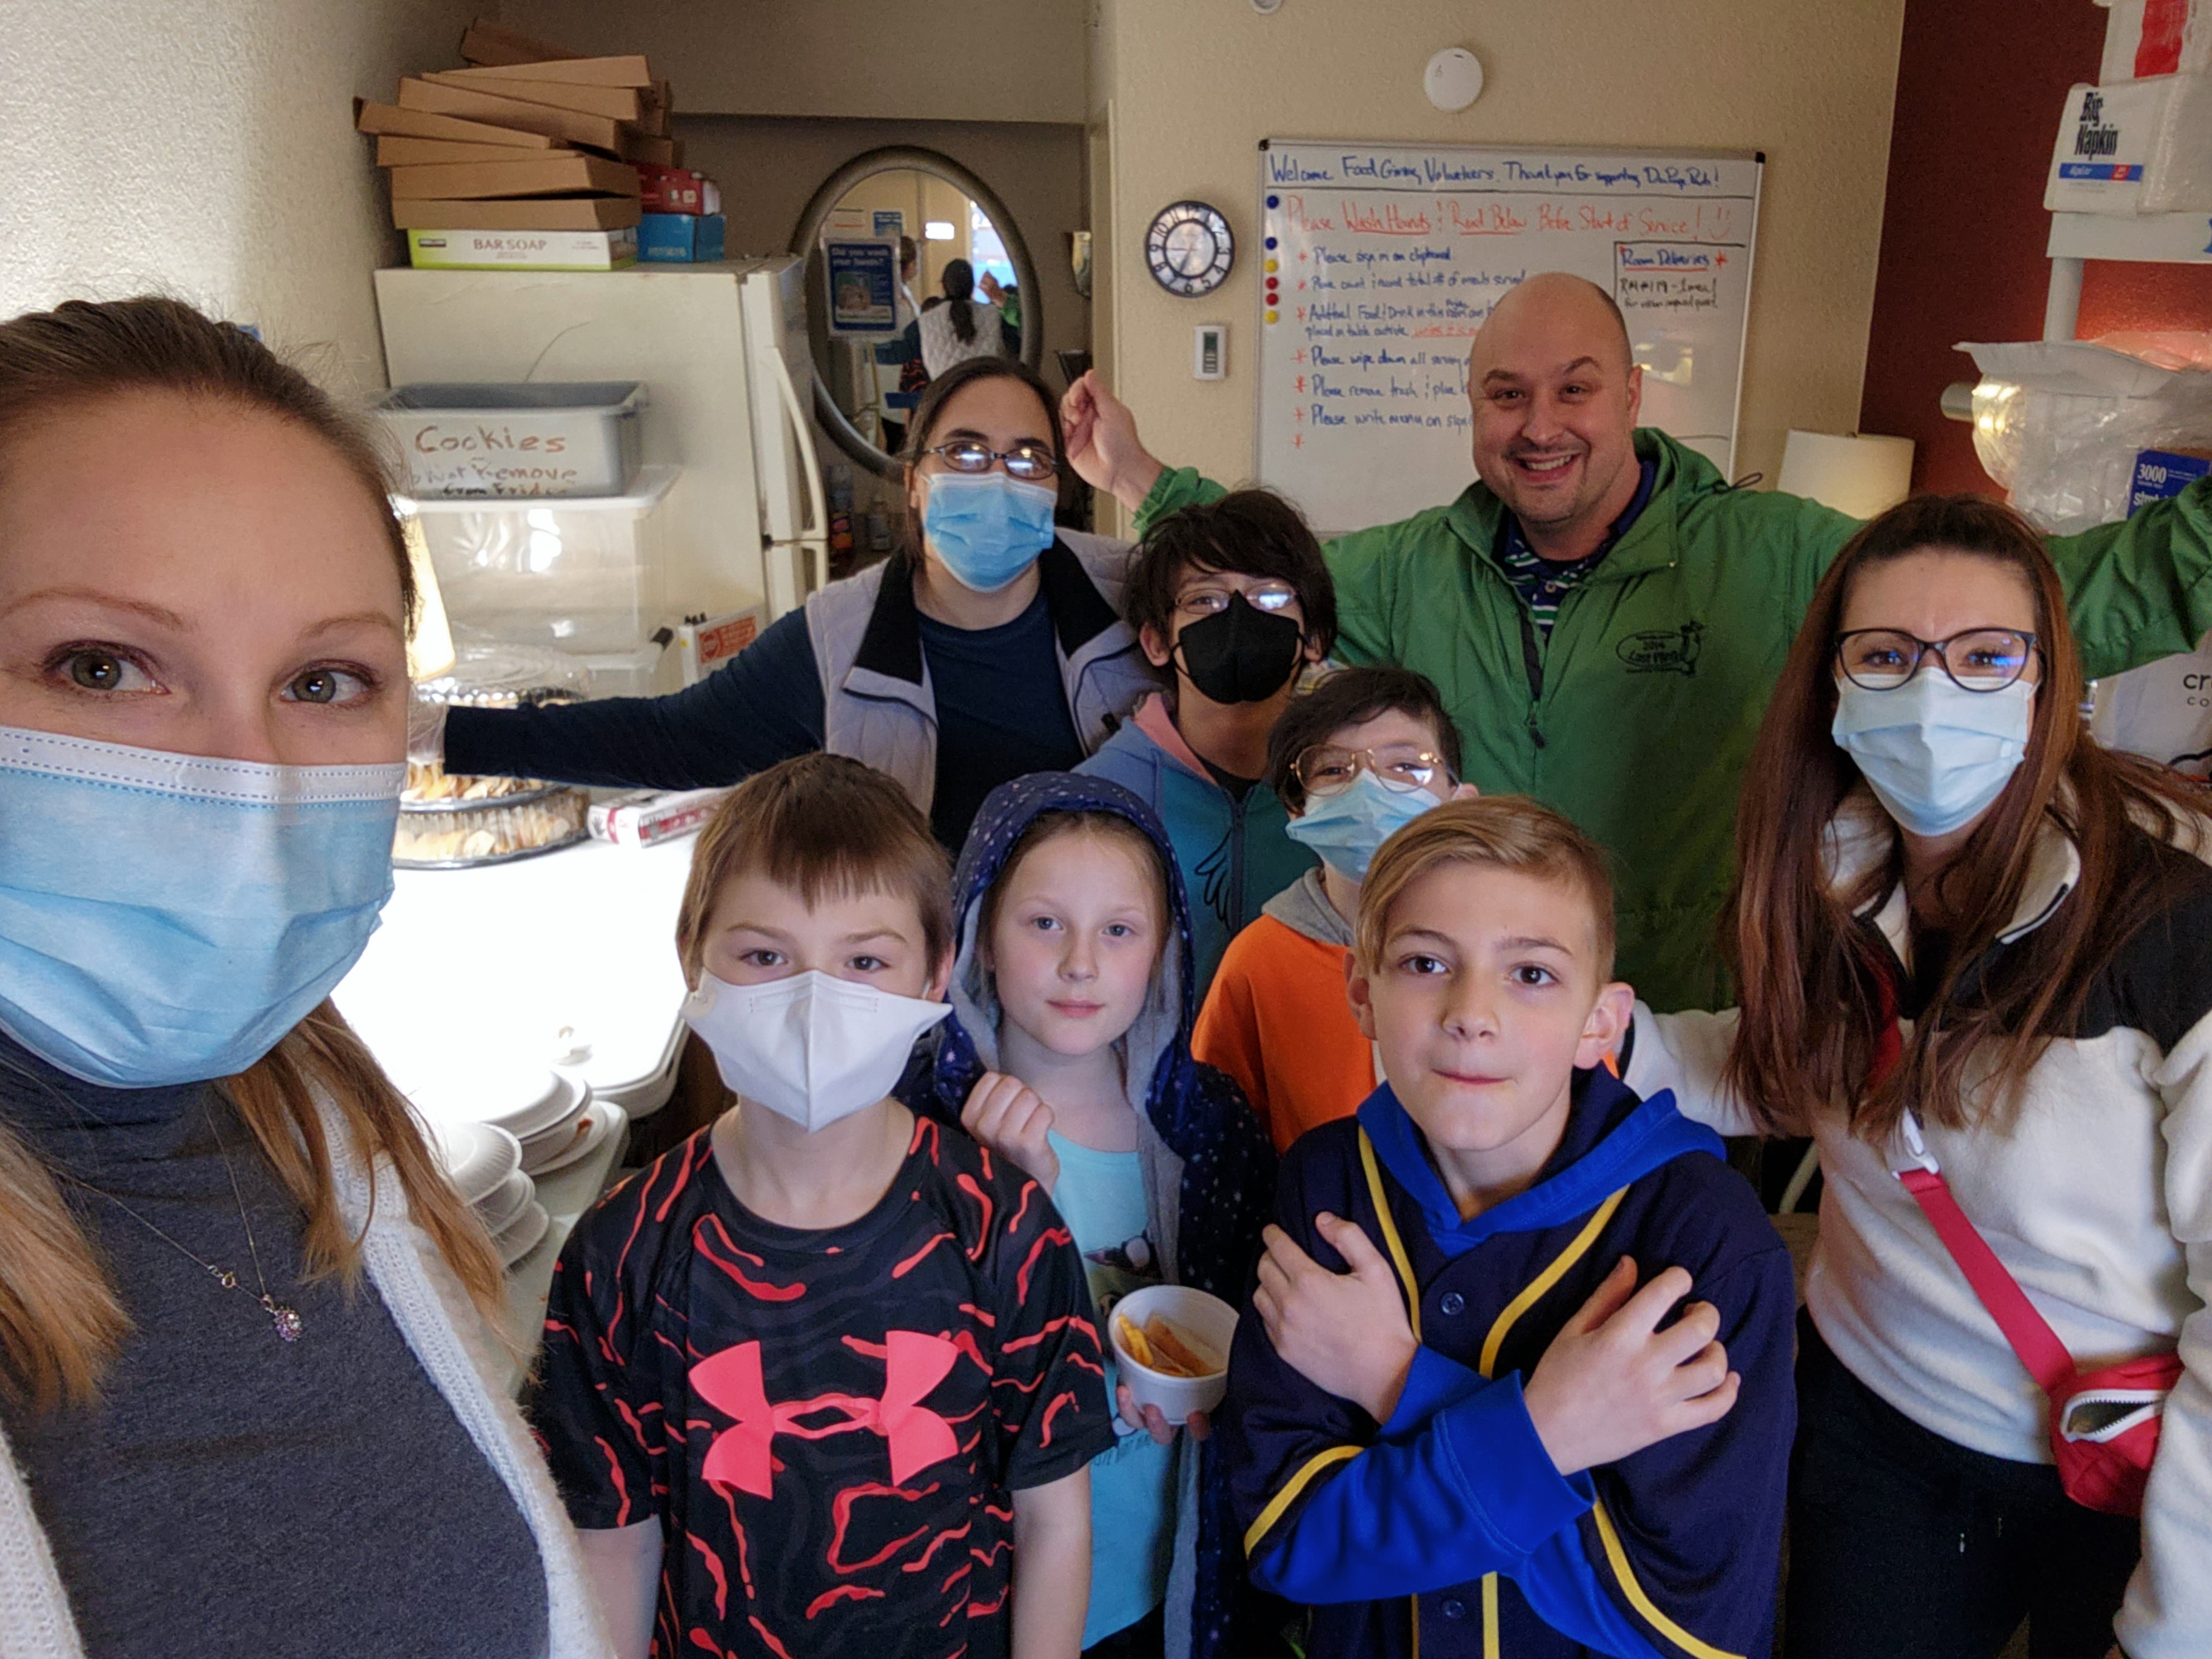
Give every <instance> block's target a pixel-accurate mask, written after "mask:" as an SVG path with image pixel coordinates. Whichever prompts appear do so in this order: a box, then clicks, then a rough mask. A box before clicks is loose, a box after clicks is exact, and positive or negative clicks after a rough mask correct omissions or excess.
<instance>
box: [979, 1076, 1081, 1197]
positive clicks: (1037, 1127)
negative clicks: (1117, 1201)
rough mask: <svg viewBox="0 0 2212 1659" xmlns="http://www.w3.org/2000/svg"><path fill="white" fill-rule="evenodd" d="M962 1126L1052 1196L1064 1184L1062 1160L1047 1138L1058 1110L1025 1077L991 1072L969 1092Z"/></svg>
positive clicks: (980, 1079) (980, 1078) (981, 1078)
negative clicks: (1054, 1111) (1023, 1171)
mask: <svg viewBox="0 0 2212 1659" xmlns="http://www.w3.org/2000/svg"><path fill="white" fill-rule="evenodd" d="M960 1127H962V1128H963V1129H965V1130H966V1131H967V1132H968V1133H969V1134H971V1135H973V1136H974V1137H975V1139H977V1140H978V1141H980V1142H981V1143H982V1144H983V1145H984V1146H987V1147H989V1148H990V1149H991V1150H992V1151H993V1152H996V1153H997V1154H998V1155H999V1156H1000V1158H1005V1159H1006V1160H1007V1161H1008V1162H1009V1163H1011V1164H1017V1165H1018V1166H1019V1167H1020V1168H1021V1169H1023V1170H1025V1171H1027V1172H1028V1174H1029V1175H1030V1177H1031V1178H1032V1179H1033V1180H1035V1181H1036V1183H1037V1185H1039V1186H1040V1187H1042V1188H1044V1190H1045V1193H1046V1195H1047V1196H1050V1194H1051V1193H1052V1189H1053V1188H1054V1187H1056V1186H1058V1185H1059V1184H1060V1155H1059V1154H1058V1153H1056V1152H1054V1151H1053V1150H1052V1143H1051V1142H1050V1141H1049V1140H1048V1139H1045V1132H1046V1131H1047V1130H1048V1129H1050V1128H1051V1127H1052V1108H1051V1107H1049V1106H1048V1105H1046V1104H1045V1103H1044V1101H1043V1100H1042V1098H1041V1097H1039V1096H1038V1094H1037V1092H1036V1090H1034V1089H1032V1088H1030V1086H1029V1085H1028V1084H1026V1083H1024V1082H1023V1081H1022V1080H1021V1079H1019V1078H1017V1077H1008V1076H1007V1075H1006V1073H1004V1072H986V1073H983V1075H982V1076H981V1077H979V1078H977V1079H975V1087H974V1088H972V1089H970V1090H969V1091H968V1103H967V1104H966V1105H964V1106H963V1107H962V1108H961V1109H960Z"/></svg>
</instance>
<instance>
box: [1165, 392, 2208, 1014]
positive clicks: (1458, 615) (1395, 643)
mask: <svg viewBox="0 0 2212 1659" xmlns="http://www.w3.org/2000/svg"><path fill="white" fill-rule="evenodd" d="M1636 453H1637V454H1638V456H1640V457H1643V458H1645V459H1651V460H1655V461H1656V462H1657V464H1658V477H1657V479H1656V482H1655V483H1654V485H1653V487H1652V492H1651V499H1650V501H1649V503H1647V504H1646V506H1645V507H1644V511H1643V513H1641V514H1640V515H1639V516H1638V519H1637V520H1636V522H1635V523H1634V524H1633V525H1632V526H1629V529H1628V531H1627V533H1626V534H1625V535H1623V536H1622V537H1621V538H1620V541H1618V542H1617V543H1615V544H1613V550H1612V551H1610V552H1609V553H1607V555H1606V556H1605V558H1604V559H1603V560H1602V561H1601V562H1600V563H1599V565H1598V566H1597V568H1595V570H1593V571H1592V572H1590V574H1589V575H1587V576H1585V577H1584V578H1583V580H1582V581H1581V582H1580V583H1579V584H1577V586H1575V587H1574V588H1573V589H1572V590H1571V592H1569V593H1568V594H1567V595H1566V597H1565V599H1564V600H1563V601H1562V602H1561V603H1560V605H1559V617H1558V618H1557V620H1556V621H1555V622H1554V623H1553V629H1552V633H1551V637H1550V639H1549V640H1548V641H1547V640H1546V639H1545V638H1544V637H1543V636H1542V635H1541V634H1540V633H1539V631H1538V629H1537V628H1536V626H1535V623H1534V619H1533V618H1532V617H1530V615H1529V613H1528V605H1526V603H1525V602H1524V601H1523V600H1522V598H1521V596H1520V594H1519V593H1518V592H1516V590H1515V588H1514V586H1513V585H1512V583H1511V582H1510V581H1509V580H1507V579H1506V576H1505V573H1504V568H1502V567H1501V566H1500V565H1499V564H1498V561H1497V557H1496V548H1497V544H1498V538H1499V534H1500V531H1501V527H1502V524H1503V520H1504V507H1503V505H1502V504H1501V503H1500V502H1499V501H1498V498H1497V497H1496V496H1495V495H1492V494H1491V492H1490V490H1489V489H1487V488H1486V486H1485V485H1483V484H1482V483H1480V482H1477V483H1472V484H1470V485H1468V488H1467V490H1466V492H1465V493H1464V494H1462V495H1461V496H1460V498H1459V499H1458V500H1457V501H1453V502H1452V503H1450V504H1449V506H1446V507H1434V508H1431V510H1430V511H1428V512H1426V513H1416V514H1415V515H1414V516H1413V517H1412V518H1410V519H1407V520H1401V522H1399V523H1397V524H1390V525H1383V526H1377V527H1376V528H1375V529H1372V530H1362V531H1356V532H1352V534H1350V535H1346V536H1342V537H1340V538H1337V539H1336V540H1334V541H1333V542H1331V543H1330V544H1328V548H1327V549H1326V551H1327V554H1328V564H1329V569H1330V571H1331V572H1332V573H1333V574H1334V577H1335V579H1336V605H1337V617H1338V635H1337V645H1336V654H1337V656H1338V658H1339V659H1340V660H1343V661H1345V662H1350V663H1376V662H1383V663H1395V664H1398V665H1402V666H1404V667H1407V668H1412V669H1417V670H1419V671H1420V672H1422V673H1424V674H1426V675H1427V676H1428V677H1429V678H1431V679H1432V680H1434V681H1435V682H1436V684H1437V689H1438V690H1440V691H1442V692H1443V700H1444V705H1445V707H1446V708H1449V710H1450V711H1451V715H1452V719H1453V720H1454V721H1455V723H1456V724H1457V726H1459V731H1460V737H1461V740H1462V744H1463V745H1464V747H1465V750H1466V770H1467V776H1468V781H1471V782H1473V783H1474V784H1475V785H1476V786H1477V787H1480V789H1481V790H1483V791H1484V793H1489V794H1528V795H1534V796H1535V797H1536V798H1537V799H1540V800H1543V801H1546V802H1548V803H1549V804H1550V805H1553V806H1555V807H1557V808H1558V809H1559V811H1562V812H1565V814H1566V815H1567V816H1568V817H1571V818H1572V819H1573V820H1574V821H1575V822H1576V823H1578V824H1580V825H1581V826H1582V827H1583V829H1585V830H1587V831H1588V832H1589V834H1590V835H1592V836H1595V837H1596V838H1597V840H1598V841H1600V842H1602V843H1603V844H1604V845H1605V846H1606V847H1607V848H1609V849H1611V851H1612V852H1613V854H1614V857H1615V860H1616V868H1617V874H1618V878H1619V892H1618V898H1619V909H1620V958H1619V960H1620V967H1619V969H1618V970H1617V971H1618V972H1619V974H1620V977H1622V978H1623V979H1626V980H1627V981H1630V982H1631V983H1632V984H1633V985H1634V986H1635V987H1636V988H1637V991H1638V994H1640V995H1642V996H1644V998H1646V999H1647V1000H1650V1002H1651V1004H1652V1005H1653V1006H1655V1007H1658V1008H1662V1009H1670V1008H1711V1007H1717V1006H1723V1003H1724V1002H1725V1000H1727V999H1728V984H1727V976H1726V975H1725V973H1724V972H1723V969H1722V966H1721V962H1720V956H1719V951H1718V948H1717V933H1716V924H1717V921H1718V919H1719V916H1720V910H1721V905H1722V902H1723V900H1724V899H1725V898H1726V897H1727V895H1728V889H1729V878H1730V876H1731V873H1732V871H1733V866H1734V862H1735V855H1734V848H1735V802H1736V794H1737V792H1738V790H1739V789H1740V788H1741V781H1742V776H1743V769H1744V763H1745V762H1746V760H1747V758H1748V757H1749V756H1750V753H1751V745H1752V739H1753V737H1754V736H1755V735H1756V733H1757V732H1758V730H1759V719H1760V717H1761V715H1763V714H1765V709H1766V702H1767V698H1768V697H1769V696H1770V695H1771V693H1772V691H1773V688H1774V682H1775V679H1776V678H1777V677H1778V675H1779V674H1780V672H1781V670H1782V663H1783V659H1784V657H1785V656H1787V655H1788V653H1789V650H1790V641H1792V640H1793V639H1794V638H1795V637H1796V632H1797V625H1798V623H1800V622H1801V621H1802V619H1803V617H1804V615H1805V611H1806V607H1807V606H1808V605H1809V604H1810V603H1811V600H1812V597H1813V590H1814V587H1815V586H1817V585H1818V584H1819V582H1820V577H1821V574H1823V573H1824V572H1825V571H1826V569H1827V568H1828V563H1829V561H1830V560H1832V559H1833V558H1834V557H1835V556H1836V554H1837V552H1838V550H1840V549H1841V548H1842V546H1843V544H1844V542H1845V541H1847V540H1849V539H1850V536H1851V534H1852V532H1854V531H1856V530H1857V528H1858V520H1855V519H1852V518H1850V517H1848V516H1846V515H1845V514H1844V513H1837V512H1834V511H1832V510H1831V509H1829V508H1827V507H1822V506H1820V504H1819V503H1818V502H1815V501H1807V500H1805V499H1803V498H1802V497H1800V496H1796V495H1782V494H1780V493H1778V492H1771V491H1754V490H1748V489H1731V488H1730V487H1729V484H1728V483H1727V482H1726V480H1724V479H1723V477H1721V475H1720V473H1719V472H1718V471H1716V470H1715V468H1714V467H1713V465H1712V464H1711V462H1709V461H1707V460H1706V459H1705V458H1704V457H1703V456H1702V455H1699V453H1696V452H1695V451H1694V450H1691V449H1687V448H1685V447H1683V446H1682V445H1680V444H1679V443H1677V442H1675V441H1674V440H1673V439H1671V438H1669V437H1668V436H1667V435H1665V434H1663V433H1661V432H1658V431H1656V430H1653V429H1652V428H1638V431H1637V434H1636ZM1222 493H1223V490H1222V488H1221V486H1220V485H1218V484H1216V483H1212V481H1211V480H1209V479H1206V478H1204V477H1200V476H1199V474H1198V473H1197V472H1195V471H1192V470H1189V469H1187V468H1186V469H1183V470H1181V471H1168V472H1165V473H1164V474H1162V475H1161V477H1160V479H1159V482H1158V483H1156V484H1155V485H1154V486H1153V487H1152V494H1151V495H1148V496H1147V497H1146V500H1145V502H1144V506H1143V507H1142V508H1141V509H1140V510H1139V513H1138V516H1137V526H1138V529H1139V531H1140V532H1141V531H1142V530H1143V529H1144V528H1146V526H1148V525H1149V524H1150V523H1151V522H1152V520H1154V519H1156V518H1158V517H1159V516H1160V515H1162V514H1163V513H1168V512H1171V511H1173V510H1174V509H1176V508H1177V507H1187V506H1189V505H1191V504H1192V503H1194V502H1196V501H1210V500H1212V499H1213V498H1214V497H1215V496H1217V495H1221V494H1222ZM2050 548H2051V558H2052V559H2053V561H2054V562H2056V563H2057V567H2058V569H2059V573H2060V574H2061V576H2062V577H2063V579H2064V581H2065V584H2066V592H2067V596H2068V601H2069V609H2070V610H2071V612H2072V615H2073V621H2074V632H2075V640H2076V641H2077V643H2078V644H2079V647H2080V649H2081V659H2082V667H2083V670H2084V671H2085V672H2086V673H2087V674H2088V675H2089V676H2090V677H2091V678H2097V677H2100V676H2103V675H2106V674H2114V673H2118V671H2121V670H2122V669H2124V668H2130V667H2133V666H2135V665H2137V664H2139V663H2144V662H2148V661H2151V660H2153V659H2155V658H2159V657H2163V656H2168V655H2171V654H2172V653H2175V652H2177V651H2187V650H2190V649H2192V648H2193V647H2195V646H2196V644H2197V641H2198V640H2199V639H2201V638H2202V637H2203V635H2204V634H2205V633H2206V632H2207V630H2208V629H2212V580H2208V577H2212V480H2206V481H2201V482H2199V483H2195V484H2192V485H2191V486H2190V487H2189V489H2187V490H2186V491H2185V492H2184V493H2183V494H2182V495H2180V496H2179V497H2177V498H2176V499H2174V500H2172V501H2160V502H2156V503H2154V504H2153V505H2151V506H2149V507H2144V508H2143V509H2142V511H2141V512H2139V513H2136V515H2135V516H2134V517H2133V518H2131V519H2130V520H2127V521H2126V522H2125V523H2124V524H2115V525H2103V526H2099V527H2098V528H2096V529H2094V530H2090V531H2087V532H2083V533H2082V534H2081V535H2079V536H2069V537H2063V538H2054V539H2053V540H2052V541H2051V544H2050Z"/></svg>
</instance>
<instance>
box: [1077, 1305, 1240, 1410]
mask: <svg viewBox="0 0 2212 1659" xmlns="http://www.w3.org/2000/svg"><path fill="white" fill-rule="evenodd" d="M1155 1315H1158V1316H1160V1317H1161V1318H1164V1319H1165V1320H1166V1321H1167V1322H1168V1323H1169V1324H1170V1325H1172V1326H1174V1327H1175V1328H1176V1333H1177V1334H1179V1335H1180V1336H1182V1339H1183V1340H1185V1341H1186V1342H1190V1343H1194V1344H1196V1345H1197V1346H1199V1347H1200V1349H1202V1350H1203V1351H1205V1352H1206V1353H1207V1354H1209V1355H1211V1356H1212V1358H1216V1359H1218V1360H1219V1361H1220V1367H1219V1369H1218V1370H1214V1371H1212V1372H1209V1373H1208V1374H1207V1375H1206V1376H1170V1375H1169V1374H1168V1373H1167V1372H1165V1371H1160V1370H1153V1369H1152V1367H1151V1366H1150V1365H1147V1364H1144V1363H1143V1362H1142V1361H1140V1360H1139V1359H1138V1358H1136V1357H1135V1356H1134V1355H1133V1354H1132V1353H1131V1352H1129V1350H1128V1349H1127V1346H1124V1345H1123V1342H1122V1339H1121V1322H1122V1321H1123V1320H1124V1319H1126V1320H1127V1321H1128V1322H1130V1323H1131V1324H1133V1325H1134V1326H1135V1327H1136V1328H1138V1329H1139V1330H1142V1329H1144V1328H1145V1322H1146V1320H1148V1319H1151V1318H1152V1317H1153V1316H1155ZM1106 1325H1107V1328H1108V1329H1109V1331H1111V1332H1112V1333H1113V1343H1114V1358H1115V1359H1117V1360H1119V1361H1120V1362H1121V1381H1123V1382H1124V1383H1127V1384H1128V1385H1129V1392H1130V1394H1131V1395H1133V1396H1134V1397H1135V1399H1136V1402H1137V1404H1138V1405H1139V1406H1140V1407H1142V1406H1158V1407H1159V1408H1160V1414H1161V1415H1162V1416H1164V1417H1165V1418H1166V1419H1167V1420H1168V1421H1169V1422H1170V1424H1172V1425H1175V1426H1176V1427H1177V1428H1181V1427H1182V1425H1183V1421H1184V1419H1187V1418H1188V1417H1189V1415H1190V1414H1191V1413H1193V1412H1210V1411H1212V1409H1213V1408H1214V1407H1216V1406H1218V1405H1219V1404H1220V1403H1221V1396H1222V1395H1225V1394H1226V1393H1227V1392H1228V1391H1229V1343H1230V1339H1231V1338H1232V1337H1234V1336H1235V1335H1236V1334H1237V1310H1236V1309H1234V1308H1232V1307H1231V1306H1230V1305H1229V1304H1227V1303H1226V1302H1224V1301H1223V1300H1222V1299H1221V1298H1220V1297H1218V1296H1208V1295H1207V1294H1206V1292H1205V1291H1194V1290H1193V1289H1191V1288H1190V1287H1189V1286H1188V1285H1147V1286H1146V1287H1145V1288H1144V1289H1143V1290H1141V1291H1131V1292H1130V1293H1129V1294H1128V1295H1127V1296H1125V1297H1122V1298H1121V1300H1120V1301H1119V1302H1117V1303H1115V1304H1114V1311H1113V1312H1112V1313H1110V1314H1109V1315H1107V1316H1106Z"/></svg>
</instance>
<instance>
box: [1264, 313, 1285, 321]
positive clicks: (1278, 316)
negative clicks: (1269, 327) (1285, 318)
mask: <svg viewBox="0 0 2212 1659" xmlns="http://www.w3.org/2000/svg"><path fill="white" fill-rule="evenodd" d="M1267 320H1268V321H1269V322H1271V323H1276V322H1280V321H1281V320H1282V313H1279V312H1274V311H1271V312H1269V313H1267Z"/></svg>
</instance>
